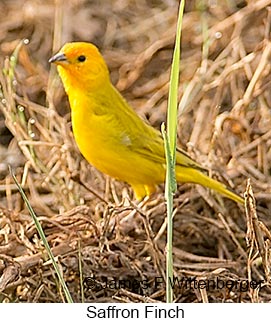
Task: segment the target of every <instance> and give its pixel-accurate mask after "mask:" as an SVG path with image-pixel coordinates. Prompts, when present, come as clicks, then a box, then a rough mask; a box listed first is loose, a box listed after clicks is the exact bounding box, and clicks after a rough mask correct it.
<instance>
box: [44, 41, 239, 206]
mask: <svg viewBox="0 0 271 323" xmlns="http://www.w3.org/2000/svg"><path fill="white" fill-rule="evenodd" d="M50 62H53V63H56V64H57V65H58V72H59V75H60V77H61V79H62V82H63V84H64V88H65V91H66V93H67V95H68V97H69V102H70V106H71V113H72V127H73V132H74V137H75V140H76V142H77V145H78V147H79V149H80V151H81V153H82V154H83V156H84V157H85V158H86V159H87V160H88V161H89V163H91V164H92V165H93V166H95V167H96V168H97V169H99V170H100V171H102V172H103V173H106V174H108V175H110V176H112V177H114V178H116V179H119V180H122V181H125V182H127V183H129V184H130V185H131V186H132V188H133V190H134V192H135V195H136V198H137V199H142V198H143V197H144V196H146V195H150V194H151V193H153V192H154V191H155V188H156V185H157V184H160V183H163V182H164V180H165V172H166V168H165V164H166V162H165V154H164V144H163V140H162V137H161V135H160V132H159V131H157V130H155V129H154V128H152V127H151V126H150V125H148V124H147V123H145V122H144V121H143V120H142V119H141V118H140V117H139V116H138V115H137V114H136V113H135V112H134V110H133V109H132V108H131V107H130V106H129V105H128V103H127V102H126V101H125V99H124V98H123V97H122V95H121V94H120V93H119V92H118V91H117V89H116V88H115V87H114V86H113V85H112V83H111V81H110V77H109V71H108V68H107V65H106V63H105V61H104V59H103V57H102V56H101V54H100V53H99V51H98V49H97V48H96V47H95V46H94V45H92V44H90V43H82V42H81V43H68V44H66V45H64V46H63V48H62V49H61V50H60V52H59V53H58V54H56V55H55V56H53V57H52V58H51V59H50ZM176 178H177V181H178V182H191V183H196V184H200V185H203V186H205V187H208V188H211V189H213V190H215V191H217V192H219V193H220V194H222V195H225V196H226V197H228V198H230V199H232V200H234V201H236V202H238V203H244V201H243V199H242V198H241V197H240V196H238V195H237V194H235V193H233V192H231V191H230V190H229V189H227V188H226V186H225V185H224V184H222V183H220V182H218V181H216V180H214V179H212V178H210V177H208V176H207V175H205V174H204V171H203V169H202V168H201V166H200V165H199V164H197V163H196V162H195V161H193V160H192V159H191V158H190V157H189V156H187V155H186V153H185V152H183V151H182V150H178V151H177V153H176Z"/></svg>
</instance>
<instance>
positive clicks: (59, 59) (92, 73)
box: [49, 42, 109, 94]
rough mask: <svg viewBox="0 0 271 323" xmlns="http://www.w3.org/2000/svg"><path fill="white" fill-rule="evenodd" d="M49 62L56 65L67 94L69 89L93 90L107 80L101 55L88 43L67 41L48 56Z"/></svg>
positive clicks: (107, 75)
mask: <svg viewBox="0 0 271 323" xmlns="http://www.w3.org/2000/svg"><path fill="white" fill-rule="evenodd" d="M49 63H55V64H57V65H58V72H59V75H60V77H61V79H62V82H63V84H64V87H65V90H66V92H67V93H68V94H69V93H70V91H80V90H83V91H88V92H89V91H93V90H95V89H97V88H99V87H102V86H103V85H104V84H105V83H106V82H108V80H109V72H108V68H107V66H106V63H105V61H104V59H103V57H102V55H101V54H100V52H99V50H98V49H97V47H96V46H94V45H93V44H90V43H84V42H75V43H67V44H65V45H64V46H63V47H62V48H61V50H60V51H59V52H58V53H57V54H56V55H54V56H53V57H52V58H50V60H49Z"/></svg>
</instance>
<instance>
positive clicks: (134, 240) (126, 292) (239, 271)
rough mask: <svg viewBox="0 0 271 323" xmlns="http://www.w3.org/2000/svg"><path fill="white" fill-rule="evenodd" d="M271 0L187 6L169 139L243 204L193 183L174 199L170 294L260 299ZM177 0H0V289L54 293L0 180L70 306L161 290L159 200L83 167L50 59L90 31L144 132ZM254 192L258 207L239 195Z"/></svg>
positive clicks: (169, 46) (162, 77)
mask: <svg viewBox="0 0 271 323" xmlns="http://www.w3.org/2000/svg"><path fill="white" fill-rule="evenodd" d="M270 4H271V0H269V1H268V0H265V1H263V0H250V1H249V0H248V1H241V0H239V1H238V0H233V1H226V0H225V1H224V0H221V1H219V2H215V1H213V2H212V1H207V0H206V1H204V0H202V1H187V4H186V7H185V15H184V21H183V30H182V58H181V71H180V87H179V97H180V106H179V108H180V116H179V120H178V145H179V146H180V147H182V148H184V149H186V150H187V151H188V152H189V154H190V155H191V156H192V157H193V158H194V159H196V160H197V161H198V162H199V163H201V164H202V165H203V166H204V167H205V168H206V169H207V170H208V171H209V173H210V176H212V177H215V178H217V179H219V180H220V181H223V182H224V183H225V184H227V185H228V186H229V187H231V188H232V189H233V190H234V191H235V192H237V193H238V194H240V195H243V194H244V193H245V192H246V194H245V196H246V197H247V205H246V208H244V207H243V206H239V205H237V204H236V203H234V202H232V201H230V200H227V199H224V198H222V197H220V196H217V195H216V194H214V193H213V192H210V191H209V190H207V189H204V188H202V187H198V186H195V185H191V184H185V185H179V187H178V191H177V193H176V194H175V198H174V210H175V216H174V237H173V244H174V249H173V253H174V275H175V278H176V280H175V288H174V301H176V302H270V300H271V297H270V291H271V286H270V272H269V267H270V240H271V238H270V237H271V235H270V231H269V229H270V227H271V220H270V216H269V214H270V209H271V199H270V193H271V175H270V174H271V168H270V165H271V163H270V162H271V130H270V124H271V113H270V111H271V110H270V106H271V95H270V86H271V77H270V52H271V43H270V26H271V15H270V9H269V7H268V6H270ZM177 12H178V1H174V0H168V1H144V0H138V1H136V0H126V1H119V0H106V1H103V2H102V4H101V2H100V1H95V0H94V1H87V0H73V1H69V2H64V1H61V0H60V1H46V2H44V1H34V0H29V1H19V0H13V1H8V0H3V1H1V4H0V18H1V19H0V21H1V23H0V26H1V28H0V30H1V33H0V64H1V74H0V82H1V87H0V95H1V101H0V274H1V280H0V292H1V293H0V299H1V301H2V302H62V301H65V298H64V296H63V291H62V290H61V288H60V287H59V283H58V280H57V277H56V274H55V272H54V270H53V267H52V264H51V262H50V261H48V257H47V254H46V252H45V251H44V246H43V244H42V243H41V242H40V238H39V236H38V234H37V230H36V227H35V225H34V222H33V220H32V218H31V216H30V215H29V212H28V209H27V207H26V205H25V203H24V202H23V200H22V197H21V195H20V194H19V192H18V189H17V187H16V185H15V183H14V180H13V178H12V176H11V172H10V170H9V166H10V167H11V169H12V170H13V172H14V173H15V176H16V178H17V179H18V181H19V182H20V183H21V184H22V187H23V189H24V190H25V192H26V195H27V197H28V199H29V202H30V204H31V205H32V207H33V209H34V211H35V213H36V214H37V216H38V218H39V220H40V222H41V224H42V227H43V229H44V231H45V234H46V237H47V240H48V242H49V245H50V246H51V248H52V251H53V253H54V255H55V256H56V258H57V262H58V265H59V266H60V267H61V270H62V273H63V276H64V279H65V281H66V283H67V286H68V289H69V291H70V293H71V295H72V297H73V299H74V301H76V302H82V301H85V302H164V301H165V284H164V278H165V247H166V229H165V218H166V209H165V200H164V193H163V192H164V187H163V185H161V186H160V187H159V189H158V191H157V193H155V194H154V195H153V196H152V197H151V198H150V199H148V200H144V201H142V202H140V203H138V202H137V201H135V200H134V197H133V193H132V191H131V189H130V187H129V186H128V185H127V184H125V183H120V182H118V181H116V180H114V179H111V178H109V177H107V176H105V175H103V174H101V173H99V172H98V171H97V170H95V169H94V168H93V167H92V166H91V165H89V164H88V163H87V162H86V161H85V160H84V158H83V157H82V156H81V155H80V152H79V150H78V148H77V146H76V144H75V142H74V139H73V135H72V129H71V122H70V112H69V105H68V101H67V98H66V95H65V93H64V91H63V88H62V85H61V82H60V80H59V78H58V76H57V73H56V70H55V67H53V66H50V65H49V63H48V59H49V58H50V57H51V56H52V55H53V54H54V53H56V52H57V51H58V50H59V48H60V47H61V46H62V45H63V44H64V43H65V42H67V41H78V40H80V41H90V42H93V43H95V44H96V45H97V46H98V47H99V48H100V50H101V52H102V53H103V55H104V57H105V60H106V62H107V64H108V66H109V69H110V72H111V79H112V82H113V83H114V84H115V85H116V87H117V88H118V89H119V90H120V91H121V93H122V94H123V95H124V96H125V98H126V99H127V100H128V102H129V103H130V104H131V105H132V106H133V108H134V109H135V110H136V111H137V113H138V114H139V115H141V116H142V117H143V118H145V119H146V120H147V121H148V122H149V123H151V124H152V125H153V126H154V127H156V128H157V129H160V126H161V123H162V122H164V121H165V120H166V109H167V95H168V85H169V73H170V66H171V59H172V53H173V48H174V38H175V30H176V20H177ZM248 179H249V180H250V184H251V188H252V190H253V193H254V196H255V200H256V205H257V210H256V208H255V207H254V205H253V201H254V199H253V195H252V192H251V188H250V186H248Z"/></svg>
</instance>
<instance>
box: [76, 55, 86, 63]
mask: <svg viewBox="0 0 271 323" xmlns="http://www.w3.org/2000/svg"><path fill="white" fill-rule="evenodd" d="M77 59H78V61H79V62H84V61H85V60H86V56H85V55H80V56H78V58H77Z"/></svg>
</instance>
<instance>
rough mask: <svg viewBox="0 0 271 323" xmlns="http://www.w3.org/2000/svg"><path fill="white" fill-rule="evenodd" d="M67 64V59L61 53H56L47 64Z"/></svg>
mask: <svg viewBox="0 0 271 323" xmlns="http://www.w3.org/2000/svg"><path fill="white" fill-rule="evenodd" d="M59 62H67V57H66V56H65V54H63V53H57V54H56V55H54V56H53V57H51V58H50V59H49V63H56V64H57V63H59Z"/></svg>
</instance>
